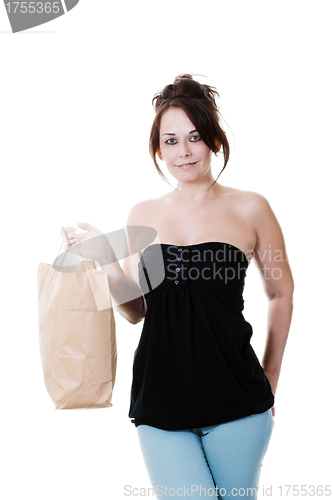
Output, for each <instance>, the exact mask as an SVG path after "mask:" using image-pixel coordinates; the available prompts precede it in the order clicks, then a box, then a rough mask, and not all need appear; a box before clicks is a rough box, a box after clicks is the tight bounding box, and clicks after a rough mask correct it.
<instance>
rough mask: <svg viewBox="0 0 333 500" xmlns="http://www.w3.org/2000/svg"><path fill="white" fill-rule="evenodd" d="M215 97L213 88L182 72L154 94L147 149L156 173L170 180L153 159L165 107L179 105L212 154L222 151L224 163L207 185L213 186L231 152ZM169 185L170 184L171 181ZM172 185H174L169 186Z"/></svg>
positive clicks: (215, 93)
mask: <svg viewBox="0 0 333 500" xmlns="http://www.w3.org/2000/svg"><path fill="white" fill-rule="evenodd" d="M216 96H217V97H220V96H219V94H218V92H217V90H216V89H215V87H211V86H209V85H205V84H200V83H199V82H197V81H196V80H194V79H193V78H192V75H189V74H182V75H179V76H177V77H176V78H175V81H174V83H173V84H170V85H166V86H165V87H164V89H163V90H162V92H160V93H157V94H155V96H154V97H153V99H152V104H153V106H154V107H155V112H156V115H155V119H154V121H153V125H152V127H151V132H150V140H149V152H150V155H151V157H152V158H153V161H154V164H155V167H156V169H157V171H158V173H159V175H160V176H161V177H162V178H163V179H164V180H165V181H166V182H168V184H170V183H169V181H168V180H167V178H166V177H165V175H164V174H163V172H162V171H161V169H160V168H159V166H158V164H157V161H156V154H157V150H158V149H159V145H160V125H161V118H162V115H163V113H164V112H165V111H166V110H167V109H168V108H171V107H173V108H181V109H182V110H183V111H184V112H185V113H186V115H187V116H188V118H189V120H191V122H192V123H193V125H194V126H195V128H196V130H197V131H198V133H199V135H200V137H201V139H202V140H203V141H204V143H205V144H206V145H207V146H208V147H209V149H210V150H211V151H212V152H213V153H214V154H215V156H216V154H217V153H218V152H219V151H220V150H221V148H222V150H223V157H224V166H223V168H222V170H221V172H220V173H219V175H218V176H217V178H216V179H215V181H214V182H213V184H212V185H211V186H210V187H212V186H213V185H214V184H215V182H216V181H217V179H218V178H219V176H220V175H221V173H222V172H223V170H224V169H225V167H226V166H227V163H228V160H229V154H230V147H229V143H228V140H227V137H226V134H225V132H224V130H223V129H222V127H221V125H220V120H219V117H220V116H221V115H220V112H219V108H218V106H217V104H216V100H215V99H216ZM170 185H171V184H170ZM171 187H173V186H171Z"/></svg>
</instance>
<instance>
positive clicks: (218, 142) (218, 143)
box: [215, 139, 222, 151]
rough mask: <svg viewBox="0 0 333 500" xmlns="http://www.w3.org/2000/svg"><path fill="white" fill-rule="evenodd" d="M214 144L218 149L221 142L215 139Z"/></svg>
mask: <svg viewBox="0 0 333 500" xmlns="http://www.w3.org/2000/svg"><path fill="white" fill-rule="evenodd" d="M215 146H216V148H217V150H218V151H220V149H221V147H222V144H221V143H220V141H218V140H217V139H215Z"/></svg>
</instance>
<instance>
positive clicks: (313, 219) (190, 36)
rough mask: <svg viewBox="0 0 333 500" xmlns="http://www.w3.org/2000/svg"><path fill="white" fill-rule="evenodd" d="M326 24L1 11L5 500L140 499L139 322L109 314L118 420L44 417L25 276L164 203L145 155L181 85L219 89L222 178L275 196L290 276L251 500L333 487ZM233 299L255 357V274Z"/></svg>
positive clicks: (217, 165) (316, 20) (161, 11)
mask: <svg viewBox="0 0 333 500" xmlns="http://www.w3.org/2000/svg"><path fill="white" fill-rule="evenodd" d="M331 10H332V4H331V2H329V1H321V0H319V1H316V2H314V1H312V2H309V1H293V0H289V1H285V0H284V1H281V0H280V1H279V2H273V1H271V0H265V1H259V0H255V1H249V0H247V1H240V0H238V1H237V2H235V1H232V0H230V1H223V0H219V1H210V0H206V1H205V2H199V1H183V0H178V1H177V2H176V1H172V2H171V1H170V2H168V1H163V2H161V1H160V0H157V1H154V2H149V1H141V2H137V1H133V0H132V1H126V2H111V1H110V0H98V1H95V2H94V1H89V0H81V1H80V3H79V4H78V5H77V6H76V7H75V8H74V9H73V10H72V11H70V12H69V13H68V14H66V15H64V16H62V17H60V18H58V19H56V20H54V21H52V22H50V23H48V24H45V25H42V26H39V27H36V28H34V29H31V30H28V31H25V32H21V33H16V34H12V33H11V29H10V25H9V21H8V19H7V17H6V11H5V7H4V5H0V44H1V69H2V71H1V80H0V86H1V87H0V88H1V123H0V132H1V135H0V137H1V150H0V151H1V153H0V154H1V239H2V244H1V262H2V273H1V276H2V279H1V287H2V292H3V294H2V302H1V304H2V306H3V307H2V314H1V363H0V367H1V393H0V394H1V396H0V399H1V434H2V436H1V455H2V457H3V458H4V465H3V466H2V471H1V472H2V475H3V478H2V480H1V483H0V489H1V490H3V491H1V493H2V495H1V496H2V498H4V499H5V500H12V499H15V500H16V499H21V498H22V499H23V498H26V497H28V496H29V497H31V498H34V499H35V500H44V499H47V500H54V499H59V498H61V500H76V499H80V500H86V499H90V498H103V499H104V498H110V499H111V498H112V499H113V498H117V499H120V498H124V497H125V495H124V486H125V485H130V486H131V488H132V489H133V488H145V489H146V490H147V495H146V496H140V498H152V493H151V491H150V495H148V493H149V491H148V488H149V487H150V482H149V478H148V475H147V473H146V470H145V466H144V462H143V458H142V456H141V451H140V448H139V442H138V439H137V435H136V429H135V426H134V425H133V424H132V423H131V422H130V419H129V418H128V416H127V413H128V408H129V401H130V384H131V377H132V372H131V370H132V359H133V353H134V350H135V348H136V346H137V343H138V341H139V337H140V333H141V328H142V323H139V324H137V325H135V326H133V325H131V324H129V323H127V322H126V321H125V320H124V319H123V318H122V317H121V316H120V315H119V314H118V313H116V323H117V341H118V369H117V380H116V386H115V389H114V393H113V399H112V402H113V405H114V406H113V407H112V408H109V409H100V410H81V411H80V410H67V411H61V410H55V408H54V404H53V403H52V401H51V399H50V398H49V396H48V393H47V391H46V388H45V385H44V380H43V373H42V369H41V361H40V354H39V344H38V316H37V268H38V264H39V262H47V263H52V262H53V260H54V258H55V257H56V255H57V252H58V250H59V246H60V243H61V239H60V234H59V231H60V226H61V225H64V226H66V225H76V223H77V222H89V223H90V224H92V225H95V226H97V227H98V228H99V229H101V230H102V231H104V232H110V231H113V230H116V229H121V228H122V227H123V226H124V225H125V224H126V217H127V213H128V211H129V209H130V207H131V206H132V205H133V204H134V203H136V202H137V201H140V200H143V199H147V198H154V197H158V196H161V195H162V194H165V193H166V192H168V191H169V190H170V189H171V188H170V186H169V185H168V184H167V183H166V182H164V181H163V180H162V179H161V178H160V177H159V176H158V174H157V172H156V170H155V168H154V165H153V162H152V160H151V158H150V157H149V153H148V139H149V132H150V126H151V123H152V120H153V117H154V112H153V108H152V106H151V99H152V97H153V95H154V94H155V92H157V91H159V90H161V88H162V87H163V86H164V85H166V84H168V83H172V82H173V80H174V78H175V77H176V76H177V75H178V74H180V73H184V72H190V73H197V74H201V75H205V76H206V77H207V78H204V77H199V79H200V81H201V82H202V83H208V84H210V85H213V86H215V87H216V88H217V89H218V91H219V93H220V96H221V99H220V106H221V112H222V115H223V117H224V119H225V121H226V122H227V124H228V128H227V133H228V137H229V139H230V142H231V148H232V151H231V158H230V162H229V164H228V166H227V168H226V170H225V171H224V172H223V174H222V175H221V176H220V178H219V182H220V183H221V184H225V185H228V186H233V187H237V188H240V189H244V190H251V191H256V192H259V193H261V194H263V195H264V196H265V197H266V198H267V199H268V200H269V202H270V204H271V206H272V208H273V210H274V212H275V214H276V216H277V218H278V220H279V222H280V224H281V227H282V230H283V233H284V236H285V240H286V245H287V252H288V257H289V261H290V265H291V268H292V272H293V276H294V280H295V295H294V316H293V320H292V326H291V329H290V336H289V339H288V343H287V348H286V352H285V357H284V360H283V365H282V373H281V377H280V381H279V386H278V390H277V394H276V400H275V408H276V417H275V429H274V432H273V436H272V439H271V443H270V446H269V449H268V452H267V454H266V457H265V462H264V466H263V469H262V473H261V480H260V485H261V489H260V492H261V495H260V496H259V498H261V497H262V498H265V497H266V496H267V495H265V496H263V495H262V488H263V487H265V488H267V487H270V486H271V487H272V492H273V495H272V497H271V498H274V499H278V498H281V492H280V490H279V489H278V488H279V486H280V485H287V484H289V485H290V484H291V485H307V488H308V485H315V486H318V485H328V484H331V483H332V473H331V470H332V469H331V464H330V461H329V460H328V459H327V457H326V452H327V450H328V449H329V448H330V447H331V446H332V432H331V427H332V425H331V421H332V415H331V411H332V404H331V394H332V375H331V373H332V372H331V368H330V364H331V357H332V356H331V352H332V319H331V318H332V315H331V309H332V306H331V297H332V293H331V285H332V280H331V276H332V237H331V227H332V223H331V216H332V193H331V192H332V187H331V186H332V182H331V179H332V177H331V171H332V167H333V165H332V131H333V130H332V112H333V106H332V88H333V81H332V80H333V78H332V43H333V35H332V24H331V23H332V16H331ZM221 168H222V159H219V160H217V159H214V164H213V169H214V170H213V173H214V172H215V174H216V175H217V174H218V172H219V171H220V169H221ZM216 175H215V176H216ZM169 178H170V177H169ZM173 185H174V184H173ZM244 298H245V310H244V315H245V318H246V319H247V321H249V322H250V323H251V324H252V326H253V330H254V334H253V337H252V345H253V347H254V349H255V351H256V353H257V356H258V358H259V359H261V357H262V353H263V349H264V342H265V335H266V313H267V299H266V297H265V295H264V292H263V288H262V284H261V279H260V276H259V274H258V272H257V270H256V268H255V267H254V264H252V265H250V268H249V270H248V274H247V278H246V288H245V295H244ZM283 492H284V493H285V492H286V489H285V488H284V489H283ZM292 497H293V495H292V493H289V496H288V497H286V498H292ZM131 498H134V496H132V497H131Z"/></svg>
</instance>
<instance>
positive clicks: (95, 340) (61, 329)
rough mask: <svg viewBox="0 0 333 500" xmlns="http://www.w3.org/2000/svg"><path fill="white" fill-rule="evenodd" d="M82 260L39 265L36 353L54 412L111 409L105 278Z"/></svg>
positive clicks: (110, 326) (112, 345)
mask: <svg viewBox="0 0 333 500" xmlns="http://www.w3.org/2000/svg"><path fill="white" fill-rule="evenodd" d="M62 244H63V243H62ZM62 244H61V246H62ZM61 246H60V249H61ZM67 250H68V249H67ZM67 250H66V252H65V255H66V253H67ZM59 253H60V250H59V252H58V256H59ZM80 253H81V251H80ZM81 257H82V260H81V262H80V263H78V264H75V265H71V266H66V267H63V266H62V265H60V266H55V265H51V264H44V263H40V264H39V267H38V272H37V281H38V319H39V344H40V354H41V361H42V368H43V373H44V381H45V385H46V389H47V391H48V393H49V395H50V397H51V399H52V400H53V402H54V403H55V405H56V409H74V408H105V407H110V406H113V405H112V404H111V398H112V392H113V388H114V384H115V380H116V368H117V344H116V326H115V319H114V313H113V308H112V298H111V294H110V288H109V283H108V277H107V273H106V271H104V270H97V269H96V265H95V261H92V260H86V261H84V258H83V256H82V254H81ZM62 262H63V260H62Z"/></svg>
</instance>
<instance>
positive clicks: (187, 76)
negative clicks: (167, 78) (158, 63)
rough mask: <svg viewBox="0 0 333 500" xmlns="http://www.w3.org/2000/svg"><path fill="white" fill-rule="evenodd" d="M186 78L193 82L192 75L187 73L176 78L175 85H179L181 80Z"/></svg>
mask: <svg viewBox="0 0 333 500" xmlns="http://www.w3.org/2000/svg"><path fill="white" fill-rule="evenodd" d="M184 78H187V79H189V80H193V77H192V75H189V74H187V73H182V74H181V75H178V76H176V78H175V80H174V82H173V83H178V82H179V81H180V80H183V79H184Z"/></svg>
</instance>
